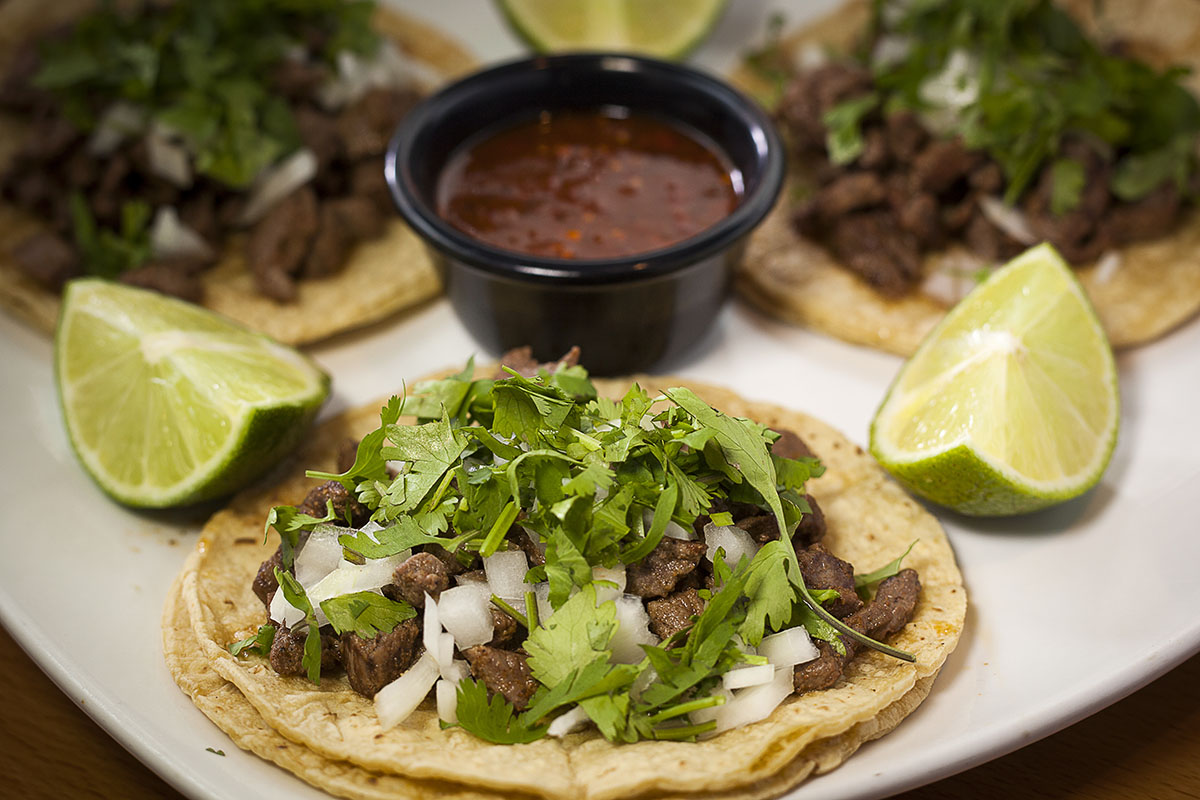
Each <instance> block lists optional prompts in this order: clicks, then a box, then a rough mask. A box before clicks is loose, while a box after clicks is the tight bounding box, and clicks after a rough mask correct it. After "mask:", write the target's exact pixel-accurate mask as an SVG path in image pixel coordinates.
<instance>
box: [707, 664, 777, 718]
mask: <svg viewBox="0 0 1200 800" xmlns="http://www.w3.org/2000/svg"><path fill="white" fill-rule="evenodd" d="M773 669H774V670H775V675H774V676H773V677H772V678H771V680H770V682H768V683H763V684H760V685H758V686H751V687H750V688H748V689H741V690H739V691H737V692H736V693H735V694H734V696H733V699H732V700H730V701H728V702H726V703H725V705H722V706H717V707H716V708H715V709H713V719H715V720H716V721H717V728H716V730H715V731H713V733H720V732H722V731H727V730H730V729H731V728H738V727H741V726H742V725H749V724H750V723H751V722H758V721H759V720H761V719H766V718H767V717H769V716H770V715H771V712H772V711H774V710H775V709H776V707H778V706H779V704H780V703H782V702H783V701H784V700H786V699H787V697H788V695H790V694H791V693H792V668H791V667H773ZM693 716H694V715H693Z"/></svg>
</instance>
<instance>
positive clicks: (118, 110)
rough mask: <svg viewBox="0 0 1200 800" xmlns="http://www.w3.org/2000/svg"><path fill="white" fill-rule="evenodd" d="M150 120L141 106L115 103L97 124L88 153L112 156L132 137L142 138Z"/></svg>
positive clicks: (121, 102)
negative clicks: (122, 143)
mask: <svg viewBox="0 0 1200 800" xmlns="http://www.w3.org/2000/svg"><path fill="white" fill-rule="evenodd" d="M148 120H149V115H148V114H147V113H146V109H144V108H142V107H140V106H135V105H133V104H132V103H126V102H123V101H118V102H116V103H113V104H112V105H111V106H109V107H108V108H107V109H105V110H104V113H103V114H102V115H101V116H100V119H99V120H98V121H97V122H96V127H95V129H94V130H93V131H92V135H91V138H89V139H88V143H87V149H88V152H89V153H91V154H92V155H94V156H107V155H112V153H113V151H115V150H116V149H117V148H118V147H120V146H121V142H123V141H125V140H126V139H127V138H129V137H132V136H140V135H141V134H142V132H143V131H145V130H146V122H147V121H148Z"/></svg>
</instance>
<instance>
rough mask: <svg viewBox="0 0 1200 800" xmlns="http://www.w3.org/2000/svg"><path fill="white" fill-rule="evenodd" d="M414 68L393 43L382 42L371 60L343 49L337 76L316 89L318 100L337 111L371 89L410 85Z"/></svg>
mask: <svg viewBox="0 0 1200 800" xmlns="http://www.w3.org/2000/svg"><path fill="white" fill-rule="evenodd" d="M415 71H416V65H415V63H414V62H412V61H410V60H408V59H406V58H405V57H404V54H403V53H401V52H400V50H399V48H397V47H396V46H395V45H393V44H392V43H390V42H384V43H382V44H381V45H380V46H379V49H378V51H377V52H376V53H375V55H374V57H372V58H370V59H364V58H361V57H359V56H357V55H355V54H354V53H352V52H350V51H349V50H342V51H341V52H339V53H338V54H337V75H336V76H335V77H333V78H332V79H331V80H329V81H327V82H326V83H324V84H322V85H321V86H320V87H318V88H317V93H316V97H317V103H318V104H319V105H320V106H321V107H322V108H323V109H325V110H326V111H336V110H337V109H339V108H342V107H343V106H345V105H347V104H349V103H353V102H354V101H356V100H358V99H359V98H361V97H362V96H363V95H364V94H366V93H367V92H368V91H370V90H371V89H399V88H402V87H404V86H408V85H409V84H411V83H412V82H413V77H414V75H413V73H414V72H415Z"/></svg>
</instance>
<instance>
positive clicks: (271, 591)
mask: <svg viewBox="0 0 1200 800" xmlns="http://www.w3.org/2000/svg"><path fill="white" fill-rule="evenodd" d="M282 566H283V548H282V547H276V548H275V552H274V553H272V554H271V557H270V558H268V559H267V560H266V561H264V562H262V564H260V565H259V567H258V573H257V574H256V575H255V576H254V583H253V584H251V587H250V588H251V589H253V590H254V594H255V596H256V597H258V599H259V600H261V601H262V604H263V605H264V606H266V607H267V610H268V611H269V610H270V609H271V598H272V597H274V596H275V591H276V590H277V589H278V588H279V581H277V580H276V579H275V568H276V567H282Z"/></svg>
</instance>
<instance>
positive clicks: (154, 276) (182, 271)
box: [120, 259, 207, 303]
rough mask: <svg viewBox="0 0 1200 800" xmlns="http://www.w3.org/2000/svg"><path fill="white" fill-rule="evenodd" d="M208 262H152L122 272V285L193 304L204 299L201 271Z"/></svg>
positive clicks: (179, 260)
mask: <svg viewBox="0 0 1200 800" xmlns="http://www.w3.org/2000/svg"><path fill="white" fill-rule="evenodd" d="M205 266H207V263H206V262H203V261H201V262H196V261H188V260H182V259H177V260H173V261H151V262H149V263H147V264H143V265H142V266H140V267H135V268H134V269H131V270H128V271H127V272H122V273H121V277H120V281H121V283H124V284H127V285H129V286H138V287H141V288H142V289H152V290H154V291H156V292H158V293H160V294H165V295H170V296H171V297H178V298H179V299H181V300H187V301H189V302H192V303H199V302H200V301H201V300H202V299H203V298H204V284H203V283H201V282H200V275H199V271H200V270H202V269H204V267H205Z"/></svg>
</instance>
